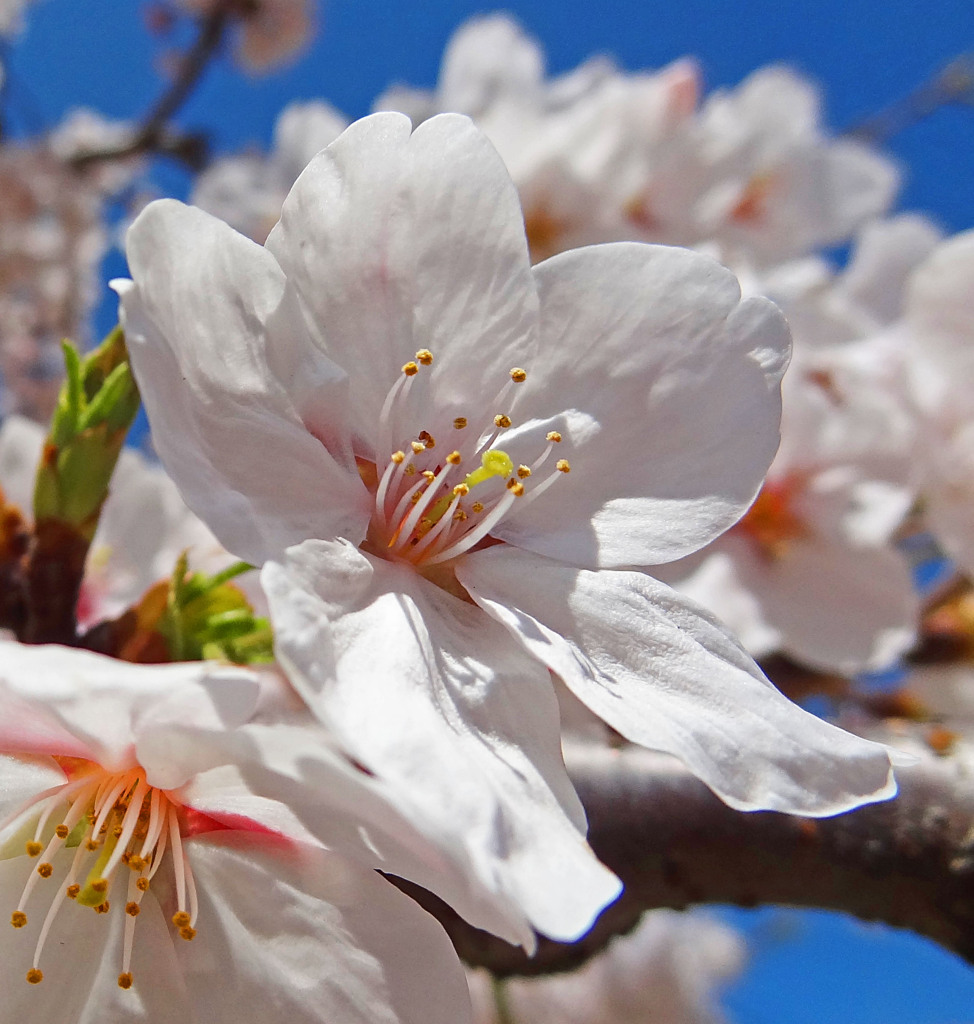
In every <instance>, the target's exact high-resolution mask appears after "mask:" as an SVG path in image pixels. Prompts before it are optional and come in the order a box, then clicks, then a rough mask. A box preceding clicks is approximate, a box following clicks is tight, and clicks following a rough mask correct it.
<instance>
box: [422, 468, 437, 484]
mask: <svg viewBox="0 0 974 1024" xmlns="http://www.w3.org/2000/svg"><path fill="white" fill-rule="evenodd" d="M423 476H424V477H425V478H426V482H427V483H428V484H431V483H432V482H433V481H434V480H435V479H436V474H435V473H434V472H433V470H431V469H424V470H423Z"/></svg>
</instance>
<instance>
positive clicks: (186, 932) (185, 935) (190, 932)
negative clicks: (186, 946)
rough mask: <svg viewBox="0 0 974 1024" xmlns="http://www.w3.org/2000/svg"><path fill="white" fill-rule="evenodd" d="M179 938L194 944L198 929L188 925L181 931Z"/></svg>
mask: <svg viewBox="0 0 974 1024" xmlns="http://www.w3.org/2000/svg"><path fill="white" fill-rule="evenodd" d="M179 936H180V938H182V939H185V940H186V941H187V942H192V940H193V939H195V938H196V929H195V928H190V926H189V925H186V927H185V928H180V929H179Z"/></svg>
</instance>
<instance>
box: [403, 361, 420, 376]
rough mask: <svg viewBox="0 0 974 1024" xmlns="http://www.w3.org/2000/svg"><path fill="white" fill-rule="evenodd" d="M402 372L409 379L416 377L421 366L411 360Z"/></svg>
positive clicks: (405, 364)
mask: <svg viewBox="0 0 974 1024" xmlns="http://www.w3.org/2000/svg"><path fill="white" fill-rule="evenodd" d="M402 372H403V373H404V374H405V375H406V376H407V377H415V376H416V374H417V373H419V366H418V365H417V364H416V363H414V362H412V360H410V361H409V362H408V363H404V364H403V368H402Z"/></svg>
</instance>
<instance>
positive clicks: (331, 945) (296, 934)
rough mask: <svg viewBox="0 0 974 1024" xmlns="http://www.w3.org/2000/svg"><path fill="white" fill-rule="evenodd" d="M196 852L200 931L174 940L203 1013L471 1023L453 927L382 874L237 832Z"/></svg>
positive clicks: (300, 1023)
mask: <svg viewBox="0 0 974 1024" xmlns="http://www.w3.org/2000/svg"><path fill="white" fill-rule="evenodd" d="M187 851H188V853H189V858H190V863H191V865H192V869H193V874H194V876H195V879H196V885H197V890H198V892H199V898H200V913H199V919H198V923H197V934H196V938H195V939H194V940H193V941H192V942H183V941H181V940H180V939H178V938H176V939H174V940H173V941H174V942H175V943H176V947H175V954H176V961H177V964H178V967H179V970H180V972H181V975H182V981H183V984H184V985H185V990H186V991H187V993H188V995H189V1004H190V1006H191V1007H192V1010H193V1013H194V1014H195V1019H197V1020H200V1021H207V1022H210V1021H212V1022H213V1024H222V1022H226V1024H232V1022H239V1021H246V1020H261V1021H264V1020H267V1021H269V1020H278V1019H283V1020H288V1021H293V1022H295V1024H321V1022H322V1021H341V1022H342V1024H462V1022H463V1021H467V1020H469V1017H470V1008H469V999H468V996H467V991H466V984H465V982H464V978H463V971H462V969H461V967H460V963H459V961H458V960H457V956H456V953H455V952H454V950H453V947H452V946H451V944H450V942H449V940H448V939H447V937H446V933H445V932H444V931H443V930H442V928H441V927H440V926H439V924H438V923H437V922H436V921H434V920H433V918H431V917H430V916H429V915H428V914H426V913H425V912H424V911H422V910H420V908H419V907H418V906H417V905H416V904H415V903H414V902H413V901H412V900H411V899H409V898H408V897H407V896H404V895H403V894H402V893H401V892H399V891H398V890H397V889H396V888H395V887H394V886H392V885H391V884H390V883H389V882H386V881H385V880H384V879H382V878H381V877H379V876H378V875H377V874H376V873H375V872H374V871H370V870H368V869H366V868H362V867H359V866H357V865H355V864H353V863H351V862H350V861H347V860H344V859H343V858H341V857H338V856H337V855H335V854H333V853H329V852H326V851H323V850H316V849H314V848H312V847H302V846H300V845H299V844H287V843H283V842H274V841H260V840H259V839H258V838H257V837H253V836H248V835H246V834H243V833H235V832H221V833H214V834H213V835H211V836H206V837H200V838H199V839H195V840H191V841H190V842H189V843H187ZM215 971H219V974H218V975H217V976H216V977H215V976H214V972H215ZM147 983H149V984H151V980H150V979H147Z"/></svg>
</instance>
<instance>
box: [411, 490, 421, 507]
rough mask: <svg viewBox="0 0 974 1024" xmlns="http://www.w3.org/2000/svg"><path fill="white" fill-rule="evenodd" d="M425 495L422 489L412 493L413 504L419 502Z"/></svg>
mask: <svg viewBox="0 0 974 1024" xmlns="http://www.w3.org/2000/svg"><path fill="white" fill-rule="evenodd" d="M422 497H423V492H422V491H416V493H415V494H412V495H410V498H409V502H410V504H411V505H417V504H419V501H420V499H421V498H422Z"/></svg>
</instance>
